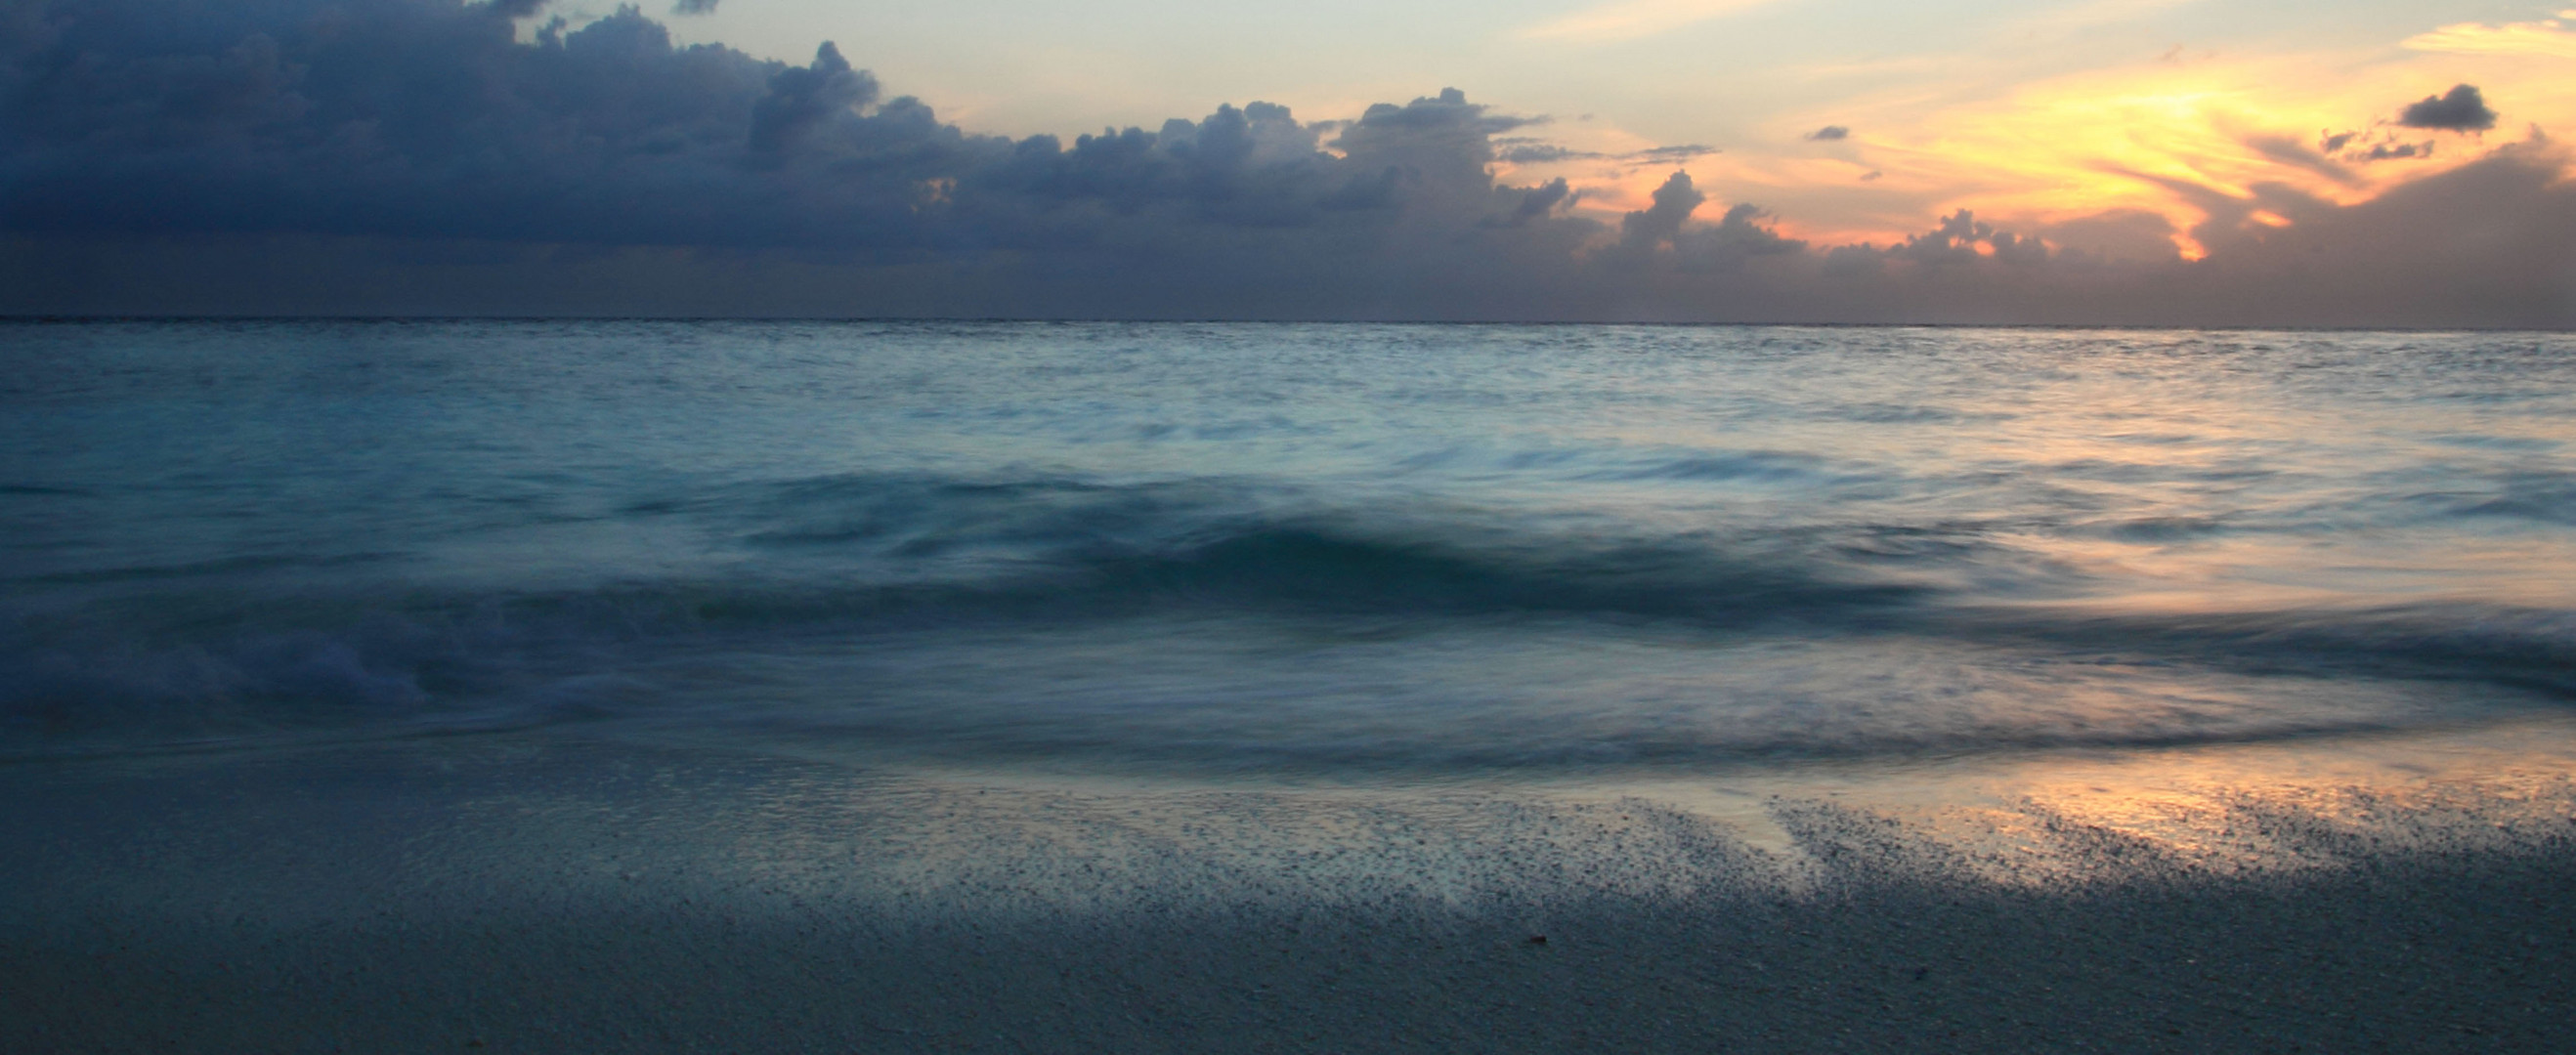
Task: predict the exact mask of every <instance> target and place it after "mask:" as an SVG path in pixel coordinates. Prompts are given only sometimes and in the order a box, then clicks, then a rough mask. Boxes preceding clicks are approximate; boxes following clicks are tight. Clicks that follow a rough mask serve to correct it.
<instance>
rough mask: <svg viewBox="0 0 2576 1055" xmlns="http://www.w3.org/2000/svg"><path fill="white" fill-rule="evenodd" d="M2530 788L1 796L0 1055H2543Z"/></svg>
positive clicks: (2344, 775)
mask: <svg viewBox="0 0 2576 1055" xmlns="http://www.w3.org/2000/svg"><path fill="white" fill-rule="evenodd" d="M2568 743H2576V737H2570V736H2568V729H2567V728H2566V727H2565V723H2556V722H2547V721H2543V722H2534V723H2529V724H2526V725H2524V726H2521V727H2512V728H2500V729H2490V730H2487V731H2484V732H2476V733H2460V734H2454V735H2448V736H2435V737H2426V736H2418V737H2414V738H2410V739H2408V740H2406V741H2402V742H2400V741H2388V742H2370V741H2361V742H2356V743H2345V744H2342V745H2339V746H2337V747H2335V748H2334V749H2332V750H2326V749H2321V748H2318V747H2316V746H2314V745H2308V746H2299V745H2288V746H2268V747H2261V746H2258V747H2235V748H2225V749H2195V750H2188V751H2173V752H2163V753H2146V754H2125V755H2118V756H2108V755H2106V756H2098V757H2088V756H2069V757H2049V758H2038V759H2033V758H2021V759H2017V760H2009V761H1991V760H1989V761H1974V760H1971V761H1967V762H1957V761H1953V762H1949V763H1941V764H1923V765H1918V766H1914V767H1910V768H1908V767H1886V766H1880V767H1875V768H1858V767H1854V768H1847V769H1841V770H1833V769H1818V768H1810V769H1804V770H1794V771H1793V770H1777V769H1774V770H1744V771H1738V772H1729V773H1718V774H1702V775H1694V776H1689V777H1680V776H1675V775H1672V774H1663V775H1658V776H1654V777H1651V778H1628V777H1610V776H1599V777H1595V778H1587V779H1579V780H1578V779H1573V778H1567V779H1563V780H1558V781H1553V782H1531V781H1502V780H1494V781H1484V782H1479V781H1472V780H1469V781H1454V782H1447V783H1438V784H1427V783H1414V784H1404V785H1388V784H1378V785H1365V786H1363V785H1357V784H1349V783H1343V784H1314V783H1309V784H1301V785H1284V784H1276V783H1273V784H1258V785H1256V784H1247V783H1242V782H1233V783H1223V784H1219V783H1209V782H1204V781H1200V782H1191V781H1180V780H1174V779H1162V778H1154V779H1143V778H1139V779H1125V780H1108V779H1103V778H1098V777H1035V776H1029V775H1025V774H1018V775H1013V774H1000V773H991V772H974V771H957V770H950V771H927V770H900V769H889V768H885V767H882V766H873V767H860V766H852V765H848V764H842V763H836V762H833V761H829V760H811V759H809V760H786V759H781V758H779V757H777V756H775V755H753V754H747V753H723V752H713V751H708V750H704V749H680V748H672V747H653V746H641V745H635V744H624V745H615V744H603V743H597V742H580V741H576V740H571V739H566V738H560V737H556V738H544V737H540V738H527V737H516V738H484V739H461V740H447V741H436V742H417V743H408V744H393V745H377V746H370V747H361V748H350V747H342V748H336V749H329V750H309V751H302V752H287V753H270V754H263V755H258V756H248V755H223V756H215V755H203V756H187V757H163V758H154V759H135V760H122V761H90V762H83V763H41V764H38V763H25V764H19V765H16V766H12V767H8V768H6V769H0V798H5V800H6V801H8V802H9V803H11V808H10V809H9V810H8V811H7V812H6V813H5V815H0V840H5V842H0V845H6V846H8V847H9V848H10V851H9V853H7V854H5V855H0V982H5V984H0V1050H9V1051H54V1050H60V1051H125V1050H134V1051H140V1050H155V1051H162V1050H196V1051H231V1050H262V1051H268V1050H276V1051H341V1050H345V1051H370V1052H373V1051H460V1050H468V1049H474V1050H496V1051H501V1050H517V1051H550V1052H560V1051H700V1050H704V1051H779V1052H788V1051H996V1052H1017V1051H1120V1052H1126V1051H1161V1050H1171V1051H1211V1052H1218V1051H1222V1052H1232V1051H1271V1050H1282V1051H1335V1052H1340V1051H1392V1050H1406V1051H1420V1050H1439V1051H1449V1050H1475V1051H1544V1052H1562V1051H1577V1050H1616V1051H1638V1050H1658V1051H1667V1050H1668V1051H1694V1052H1696V1051H1733V1050H1741V1051H1764V1052H1769V1051H1940V1050H1956V1051H1980V1052H1985V1051H2068V1050H2112V1051H2154V1050H2174V1051H2236V1050H2241V1051H2291V1050H2312V1051H2359V1050H2376V1049H2380V1048H2386V1049H2389V1050H2407V1051H2440V1050H2478V1051H2486V1050H2518V1051H2551V1050H2556V1051H2565V1050H2576V779H2571V774H2576V766H2571V765H2569V754H2568V753H2567V752H2565V751H2563V750H2559V749H2557V748H2555V747H2550V746H2547V745H2564V744H2568ZM2535 745H2541V746H2535Z"/></svg>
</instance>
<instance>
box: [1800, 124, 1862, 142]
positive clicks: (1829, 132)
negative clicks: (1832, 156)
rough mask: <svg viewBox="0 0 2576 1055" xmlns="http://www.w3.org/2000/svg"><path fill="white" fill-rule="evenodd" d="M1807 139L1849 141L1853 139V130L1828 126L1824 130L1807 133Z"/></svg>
mask: <svg viewBox="0 0 2576 1055" xmlns="http://www.w3.org/2000/svg"><path fill="white" fill-rule="evenodd" d="M1807 138H1809V139H1814V140H1827V141H1830V140H1836V139H1849V138H1851V129H1848V128H1845V127H1843V126H1841V125H1826V126H1825V127H1823V128H1819V129H1817V130H1815V131H1813V132H1809V133H1807Z"/></svg>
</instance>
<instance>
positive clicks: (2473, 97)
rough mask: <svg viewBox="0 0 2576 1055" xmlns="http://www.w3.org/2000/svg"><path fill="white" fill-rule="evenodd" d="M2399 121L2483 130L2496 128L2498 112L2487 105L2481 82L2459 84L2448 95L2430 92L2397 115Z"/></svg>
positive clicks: (2456, 129)
mask: <svg viewBox="0 0 2576 1055" xmlns="http://www.w3.org/2000/svg"><path fill="white" fill-rule="evenodd" d="M2397 123H2398V124H2400V125H2403V126H2405V127H2407V128H2436V129H2441V130H2444V131H2450V132H2483V131H2486V130H2487V129H2490V128H2494V127H2495V123H2496V112H2495V111H2493V110H2490V109H2488V108H2487V101H2486V98H2485V97H2483V96H2481V95H2479V94H2478V88H2477V85H2474V84H2455V85H2452V86H2451V90H2450V91H2449V92H2448V93H2446V94H2443V95H2438V96H2436V95H2427V96H2425V97H2424V98H2422V99H2421V100H2418V101H2416V102H2413V103H2410V104H2408V105H2407V107H2406V110H2405V112H2404V113H2401V114H2399V115H2398V116H2397Z"/></svg>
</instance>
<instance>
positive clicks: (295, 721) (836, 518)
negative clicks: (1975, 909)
mask: <svg viewBox="0 0 2576 1055" xmlns="http://www.w3.org/2000/svg"><path fill="white" fill-rule="evenodd" d="M2571 700H2576V335H2568V334H2531V333H2462V334H2429V333H2361V332H2283V333H2263V332H2190V331H2083V330H2052V329H2002V330H1966V329H1843V328H1823V329H1802V328H1719V327H1710V328H1699V327H1614V326H1517V325H1516V326H1464V325H1422V326H1376V325H1284V324H1275V325H1274V324H1246V325H1183V324H1133V325H1124V324H1016V323H994V324H942V323H765V322H764V323H751V322H745V323H679V322H674V323H663V322H167V323H163V322H88V323H41V322H21V323H5V324H0V759H8V758H15V759H21V760H23V759H29V758H44V757H78V756H94V755H123V754H132V753H136V752H158V751H168V750H174V749H195V748H202V747H207V746H235V747H246V748H258V747H261V746H263V745H287V744H297V745H303V744H311V743H314V742H317V741H319V742H330V741H338V740H351V741H379V740H383V739H386V738H405V737H417V736H424V735H441V734H459V733H479V734H493V735H509V734H511V733H512V732H513V731H526V730H546V731H549V732H561V733H567V734H572V735H598V736H602V737H611V738H615V737H634V738H641V739H648V740H653V741H658V742H674V741H677V742H685V743H706V744H713V745H723V746H734V747H740V748H743V749H746V750H768V749H780V750H797V751H819V752H846V753H849V754H851V755H853V756H857V757H869V758H893V759H915V760H925V761H935V762H964V763H976V764H1003V765H1017V764H1029V763H1042V764H1045V765H1050V766H1068V767H1076V768H1082V767H1098V768H1101V769H1103V770H1126V769H1142V770H1151V771H1183V772H1201V773H1217V774H1223V773H1243V772H1279V773H1315V774H1324V775H1333V774H1365V773H1406V774H1422V775H1431V776H1437V775H1440V774H1449V773H1490V772H1494V771H1531V772H1566V771H1587V770H1598V769H1603V768H1611V769H1617V768H1622V767H1639V768H1645V769H1655V768H1659V767H1661V768H1674V767H1680V768H1685V769H1687V768H1690V767H1708V766H1719V765H1729V764H1740V763H1772V762H1779V761H1801V760H1848V759H1857V760H1874V759H1887V760H1904V759H1926V758H1931V759H1938V758H1947V757H1954V756H1961V755H1974V754H1989V753H1995V752H2013V751H2029V750H2045V749H2055V748H2069V747H2076V748H2092V749H2104V750H2120V749H2124V748H2132V747H2145V746H2156V745H2175V744H2197V743H2224V742H2238V741H2275V740H2285V739H2292V738H2318V737H2334V736H2341V735H2348V734H2357V733H2377V732H2400V733H2402V732H2405V731H2408V730H2433V729H2452V728H2458V727H2462V726H2473V725H2478V724H2481V723H2489V722H2496V721H2503V720H2510V719H2513V718H2516V717H2520V716H2530V715H2533V714H2535V713H2542V714H2546V713H2554V712H2558V711H2561V710H2563V709H2565V708H2566V707H2567V706H2568V705H2569V703H2570V701H2571Z"/></svg>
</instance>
